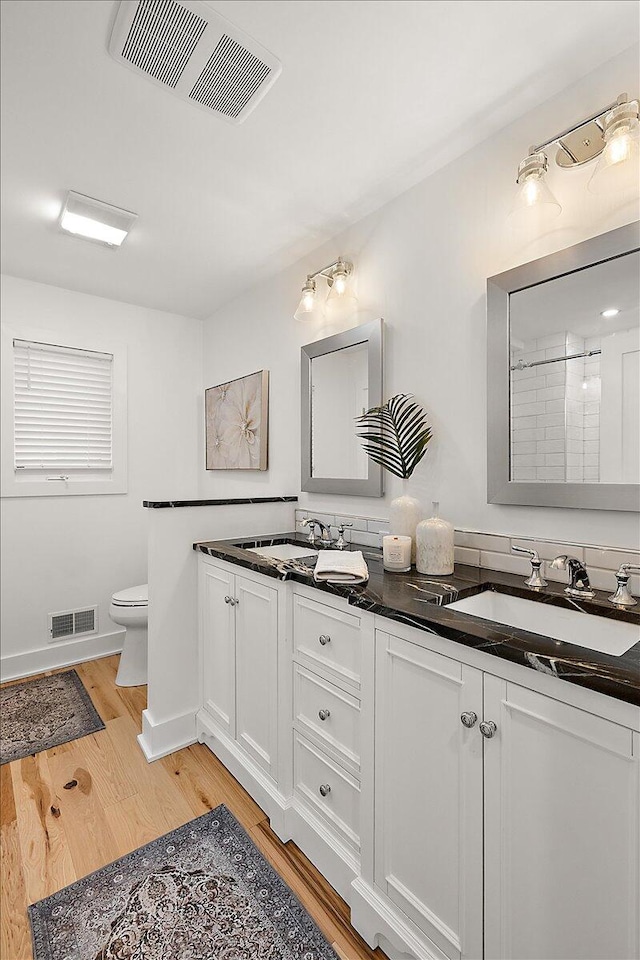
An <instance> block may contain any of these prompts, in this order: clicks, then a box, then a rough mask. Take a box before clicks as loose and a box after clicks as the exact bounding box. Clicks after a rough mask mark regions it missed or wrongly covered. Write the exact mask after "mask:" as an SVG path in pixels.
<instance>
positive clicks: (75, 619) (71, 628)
mask: <svg viewBox="0 0 640 960" xmlns="http://www.w3.org/2000/svg"><path fill="white" fill-rule="evenodd" d="M97 632H98V608H97V606H95V607H84V608H83V609H81V610H63V611H61V612H60V613H50V614H49V643H51V642H52V641H53V640H65V639H66V638H67V637H77V636H79V635H80V634H87V633H97Z"/></svg>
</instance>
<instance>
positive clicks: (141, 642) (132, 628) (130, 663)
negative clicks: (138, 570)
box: [109, 583, 149, 687]
mask: <svg viewBox="0 0 640 960" xmlns="http://www.w3.org/2000/svg"><path fill="white" fill-rule="evenodd" d="M109 616H110V617H111V619H112V620H113V622H114V623H119V624H121V625H122V626H123V627H126V628H127V631H126V633H125V637H124V645H123V648H122V654H121V656H120V666H119V667H118V674H117V676H116V684H117V685H118V686H119V687H137V686H139V685H140V684H142V683H146V682H147V624H148V620H149V585H148V584H146V583H142V584H140V586H138V587H128V588H127V589H126V590H118V592H117V593H114V594H113V596H112V597H111V606H110V607H109Z"/></svg>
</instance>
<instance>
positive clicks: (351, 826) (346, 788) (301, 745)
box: [293, 732, 360, 852]
mask: <svg viewBox="0 0 640 960" xmlns="http://www.w3.org/2000/svg"><path fill="white" fill-rule="evenodd" d="M293 777H294V781H293V782H294V789H295V792H296V794H297V795H298V797H299V798H300V799H301V800H303V801H304V803H305V805H306V806H307V807H309V808H311V810H312V811H313V812H314V813H315V814H316V815H319V816H320V818H321V819H322V821H323V823H324V825H325V826H328V827H329V829H331V830H333V832H334V833H336V834H337V835H338V836H339V837H340V838H341V839H342V840H343V841H346V843H347V844H348V845H349V846H350V847H352V848H353V849H354V850H355V851H356V852H359V850H360V836H359V820H360V816H359V814H360V785H359V784H358V781H357V780H355V779H354V778H353V777H352V776H351V775H350V774H348V773H347V772H346V771H345V770H343V769H342V768H341V767H340V766H338V764H337V763H335V762H334V761H333V760H331V759H330V758H329V757H328V756H327V755H326V754H325V753H324V752H323V751H322V750H320V748H319V747H316V746H314V745H313V744H312V743H311V742H310V741H309V740H307V739H305V737H302V736H300V734H298V733H296V732H294V734H293ZM321 787H322V791H321V790H320V788H321Z"/></svg>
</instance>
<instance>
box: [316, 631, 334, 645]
mask: <svg viewBox="0 0 640 960" xmlns="http://www.w3.org/2000/svg"><path fill="white" fill-rule="evenodd" d="M318 640H319V641H320V643H321V645H322V646H323V647H326V645H327V644H328V643H331V637H330V636H328V635H327V634H326V633H321V634H320V636H319V637H318Z"/></svg>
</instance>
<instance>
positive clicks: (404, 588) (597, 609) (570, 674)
mask: <svg viewBox="0 0 640 960" xmlns="http://www.w3.org/2000/svg"><path fill="white" fill-rule="evenodd" d="M285 539H286V541H287V542H289V543H292V544H296V545H299V546H301V547H304V546H305V545H306V544H307V541H306V539H305V538H304V537H301V536H299V535H297V534H295V533H293V534H277V535H274V536H273V537H271V538H270V537H260V538H259V539H258V540H255V541H249V540H248V539H244V540H239V539H235V540H220V541H210V542H202V543H194V545H193V547H194V550H199V551H201V552H202V553H205V554H207V555H209V556H212V557H216V558H217V559H220V560H226V561H228V562H229V563H234V564H237V565H239V566H241V567H245V568H247V569H250V570H254V571H255V572H256V573H261V574H264V575H265V576H267V577H274V578H276V579H279V580H294V581H296V582H298V583H304V584H307V585H309V586H313V587H314V588H316V589H318V590H322V591H325V592H329V593H332V594H334V595H336V596H340V597H344V598H345V599H347V600H348V602H349V603H350V604H351V605H352V606H354V607H358V608H360V609H363V610H368V611H370V612H371V613H376V614H379V615H380V616H383V617H387V618H388V619H390V620H396V621H398V622H399V623H404V624H408V625H409V626H413V627H417V628H418V629H420V630H426V631H430V632H433V633H437V634H438V635H439V636H442V637H446V638H448V639H449V640H454V641H456V642H457V643H461V644H464V646H466V647H472V648H474V649H476V650H482V651H484V652H485V653H488V654H491V655H492V656H496V657H501V658H502V659H504V660H509V661H511V662H512V663H518V664H520V665H522V666H525V667H529V668H530V669H533V670H537V671H539V672H540V673H544V674H547V675H549V676H554V677H558V678H559V679H561V680H566V681H568V682H570V683H575V684H578V685H579V686H582V687H587V688H588V689H590V690H595V691H598V692H599V693H604V694H607V695H608V696H611V697H616V698H617V699H619V700H624V701H627V702H628V703H631V704H635V705H637V706H640V604H639V605H638V606H637V607H632V608H630V609H629V608H627V609H621V608H616V607H614V606H613V605H612V604H611V603H610V602H609V601H608V600H607V596H608V593H606V592H604V591H596V596H595V598H594V599H593V600H588V601H584V600H580V601H576V600H575V599H570V598H569V597H567V596H566V594H565V593H564V587H565V584H564V583H554V582H550V583H549V586H548V587H545V588H543V589H542V590H539V591H538V590H532V589H530V588H528V587H525V585H524V582H523V578H522V577H521V576H517V575H514V574H509V573H500V572H498V571H496V570H484V569H481V568H478V567H471V566H466V565H462V564H456V567H455V571H454V573H453V575H452V576H451V577H442V578H437V577H428V576H425V575H424V574H420V573H417V572H416V570H415V569H412V571H411V572H410V573H389V572H387V571H385V570H384V569H383V566H382V551H381V550H377V549H375V548H371V547H366V546H360V545H359V544H357V543H353V544H350V545H349V547H350V548H351V549H353V550H362V552H363V554H364V557H365V560H366V561H367V565H368V567H369V581H368V583H366V584H363V585H360V586H349V585H345V584H340V585H338V584H327V583H316V582H315V581H314V579H313V566H312V564H313V560H310V561H307V560H306V558H305V559H304V560H302V561H284V562H280V561H275V560H271V559H268V558H265V557H260V556H258V555H256V554H254V553H250V552H249V550H248V549H246V548H247V547H250V546H268V545H270V542H271V541H273V542H274V543H282V542H283V540H285ZM238 544H242V546H239V545H238ZM309 552H310V554H313V553H314V550H313V548H310V551H309ZM612 589H613V584H612ZM484 590H495V591H497V592H499V593H504V594H510V595H511V596H517V597H523V598H525V599H527V600H536V601H538V602H542V603H550V604H553V605H555V606H558V607H564V608H565V609H569V610H580V611H581V612H583V613H591V614H595V615H597V616H602V617H603V618H608V619H611V620H624V621H626V622H628V623H634V624H636V625H637V626H638V638H639V642H638V643H637V644H636V645H635V646H634V647H632V648H631V649H630V650H628V651H627V652H626V653H624V654H623V655H622V656H619V657H616V656H612V655H610V654H607V653H600V652H597V651H595V650H588V649H586V648H585V647H579V646H575V645H574V644H570V643H564V642H563V641H561V640H555V639H553V638H550V637H545V636H542V635H540V634H536V633H530V632H529V631H527V630H521V629H519V628H515V627H510V626H505V625H504V624H501V623H496V622H493V621H490V620H485V619H481V618H480V617H476V616H471V615H470V614H466V613H462V612H460V611H457V610H451V609H449V608H448V607H447V604H448V603H452V602H453V601H454V600H462V599H464V598H465V597H470V596H473V595H474V594H477V593H481V592H482V591H484ZM603 626H604V624H603Z"/></svg>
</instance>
